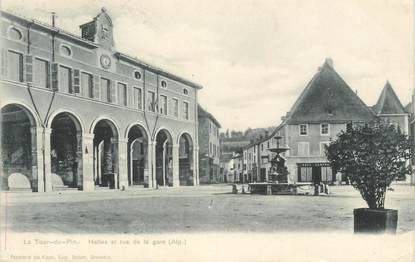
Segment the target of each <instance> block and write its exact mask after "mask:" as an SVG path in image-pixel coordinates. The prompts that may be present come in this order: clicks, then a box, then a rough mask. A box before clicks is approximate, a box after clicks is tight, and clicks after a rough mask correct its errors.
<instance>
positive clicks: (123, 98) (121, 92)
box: [117, 83, 127, 106]
mask: <svg viewBox="0 0 415 262" xmlns="http://www.w3.org/2000/svg"><path fill="white" fill-rule="evenodd" d="M117 89H118V94H117V95H118V104H119V105H121V106H126V105H127V85H126V84H123V83H118V84H117Z"/></svg>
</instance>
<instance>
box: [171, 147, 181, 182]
mask: <svg viewBox="0 0 415 262" xmlns="http://www.w3.org/2000/svg"><path fill="white" fill-rule="evenodd" d="M172 157H173V186H174V187H177V186H180V177H179V145H178V144H173V146H172Z"/></svg>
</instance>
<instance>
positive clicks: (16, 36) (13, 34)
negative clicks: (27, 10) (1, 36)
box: [9, 27, 23, 40]
mask: <svg viewBox="0 0 415 262" xmlns="http://www.w3.org/2000/svg"><path fill="white" fill-rule="evenodd" d="M9 37H10V38H11V39H13V40H22V38H23V34H22V32H20V30H19V29H17V28H15V27H11V28H10V29H9Z"/></svg>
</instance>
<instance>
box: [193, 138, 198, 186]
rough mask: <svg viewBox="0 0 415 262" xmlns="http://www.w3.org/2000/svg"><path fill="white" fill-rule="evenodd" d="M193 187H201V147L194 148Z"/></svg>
mask: <svg viewBox="0 0 415 262" xmlns="http://www.w3.org/2000/svg"><path fill="white" fill-rule="evenodd" d="M193 185H194V186H198V185H199V147H198V146H193Z"/></svg>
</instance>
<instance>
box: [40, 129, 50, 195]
mask: <svg viewBox="0 0 415 262" xmlns="http://www.w3.org/2000/svg"><path fill="white" fill-rule="evenodd" d="M51 133H52V129H50V128H45V129H44V150H45V159H44V160H43V161H44V162H43V163H44V164H45V167H44V170H45V174H44V176H45V177H44V181H45V192H51V191H52V174H51V173H52V171H51V164H52V162H51V157H50V153H51V152H50V135H51ZM42 168H43V167H42Z"/></svg>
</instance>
